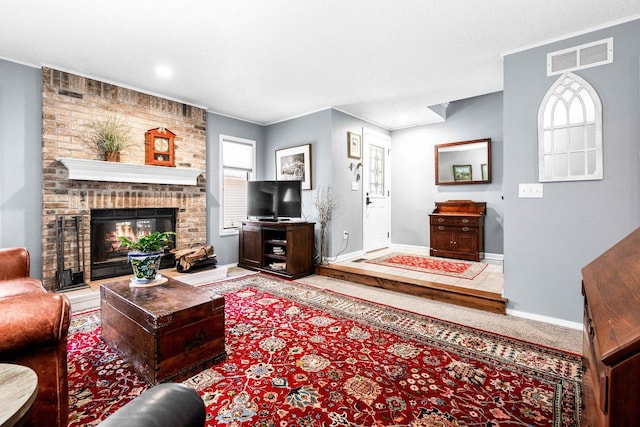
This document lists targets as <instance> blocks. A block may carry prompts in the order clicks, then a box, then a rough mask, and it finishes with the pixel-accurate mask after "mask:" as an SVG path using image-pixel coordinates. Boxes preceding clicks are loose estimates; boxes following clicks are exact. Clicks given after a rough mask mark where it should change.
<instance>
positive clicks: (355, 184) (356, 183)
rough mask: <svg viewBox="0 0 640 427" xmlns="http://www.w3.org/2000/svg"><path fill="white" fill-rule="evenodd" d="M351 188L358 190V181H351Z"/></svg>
mask: <svg viewBox="0 0 640 427" xmlns="http://www.w3.org/2000/svg"><path fill="white" fill-rule="evenodd" d="M351 190H353V191H358V181H352V182H351Z"/></svg>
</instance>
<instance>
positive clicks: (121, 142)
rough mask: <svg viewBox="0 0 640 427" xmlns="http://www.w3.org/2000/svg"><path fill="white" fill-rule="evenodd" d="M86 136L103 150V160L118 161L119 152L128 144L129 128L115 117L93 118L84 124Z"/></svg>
mask: <svg viewBox="0 0 640 427" xmlns="http://www.w3.org/2000/svg"><path fill="white" fill-rule="evenodd" d="M86 127H87V129H88V135H87V137H88V138H89V139H90V140H91V141H93V142H94V143H95V144H96V145H97V146H98V147H99V148H101V149H102V150H104V156H105V160H107V161H111V162H119V161H120V152H121V151H122V150H124V149H125V148H126V147H127V145H128V144H129V133H130V129H129V126H127V125H126V124H125V123H124V122H123V121H121V120H119V119H118V118H116V117H108V118H106V119H105V120H95V121H92V122H91V123H89V124H88V125H86Z"/></svg>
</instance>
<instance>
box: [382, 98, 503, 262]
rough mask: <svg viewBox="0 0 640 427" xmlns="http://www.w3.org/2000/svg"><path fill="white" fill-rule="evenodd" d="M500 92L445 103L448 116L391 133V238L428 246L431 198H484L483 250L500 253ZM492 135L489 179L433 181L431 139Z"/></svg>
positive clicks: (442, 141)
mask: <svg viewBox="0 0 640 427" xmlns="http://www.w3.org/2000/svg"><path fill="white" fill-rule="evenodd" d="M502 108H503V106H502V92H495V93H491V94H488V95H483V96H477V97H474V98H469V99H464V100H461V101H455V102H452V103H451V104H449V108H448V109H447V120H446V121H445V122H444V123H436V124H432V125H427V126H420V127H414V128H408V129H402V130H397V131H394V132H393V133H392V134H391V240H392V243H394V244H404V245H412V246H425V247H428V246H429V214H430V213H431V212H432V211H433V209H434V207H435V202H442V201H446V200H452V199H469V200H473V201H476V202H487V216H486V218H485V252H487V253H489V254H498V255H502V254H503V253H504V252H503V241H504V232H503V222H504V221H503V218H504V206H503V205H504V202H503V200H502V191H503V171H502V157H503V154H502V151H503V137H502ZM481 138H491V169H492V170H491V177H492V182H491V183H490V184H473V185H440V186H436V185H435V161H434V145H436V144H445V143H448V142H457V141H466V140H471V139H481Z"/></svg>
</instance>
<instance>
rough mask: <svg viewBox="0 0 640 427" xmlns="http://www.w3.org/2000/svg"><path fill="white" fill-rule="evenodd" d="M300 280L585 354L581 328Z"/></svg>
mask: <svg viewBox="0 0 640 427" xmlns="http://www.w3.org/2000/svg"><path fill="white" fill-rule="evenodd" d="M297 281H298V282H301V283H306V284H309V285H314V286H318V287H321V288H325V289H330V290H332V291H335V292H341V293H344V294H347V295H352V296H355V297H358V298H363V299H366V300H369V301H374V302H378V303H381V304H387V305H390V306H393V307H397V308H401V309H404V310H409V311H412V312H415V313H419V314H424V315H427V316H432V317H437V318H439V319H442V320H447V321H450V322H456V323H460V324H463V325H467V326H472V327H475V328H479V329H484V330H487V331H491V332H495V333H498V334H503V335H507V336H510V337H514V338H519V339H522V340H525V341H530V342H533V343H536V344H542V345H546V346H549V347H553V348H557V349H562V350H566V351H570V352H573V353H578V354H581V353H582V331H579V330H575V329H570V328H565V327H562V326H558V325H552V324H549V323H544V322H538V321H535V320H529V319H523V318H520V317H515V316H509V315H506V316H505V315H499V314H493V313H487V312H484V311H480V310H475V309H471V308H466V307H460V306H457V305H452V304H446V303H441V302H438V301H432V300H428V299H425V298H419V297H415V296H412V295H405V294H401V293H397V292H392V291H388V290H386V289H379V288H374V287H371V286H365V285H360V284H357V283H352V282H347V281H344V280H338V279H332V278H329V277H325V276H319V275H312V276H307V277H303V278H301V279H298V280H297Z"/></svg>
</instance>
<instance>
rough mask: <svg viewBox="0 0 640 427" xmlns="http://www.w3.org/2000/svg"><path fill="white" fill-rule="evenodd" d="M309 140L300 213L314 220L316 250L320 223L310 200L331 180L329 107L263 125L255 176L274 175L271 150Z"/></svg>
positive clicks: (273, 161)
mask: <svg viewBox="0 0 640 427" xmlns="http://www.w3.org/2000/svg"><path fill="white" fill-rule="evenodd" d="M305 144H311V176H312V179H311V190H304V191H303V192H302V215H303V217H304V218H305V219H306V220H307V221H309V222H316V233H315V238H316V251H315V253H316V254H318V253H319V249H318V248H319V247H320V225H319V224H318V223H317V220H318V216H317V213H316V212H317V211H316V208H315V206H314V204H313V201H314V199H315V196H316V194H317V191H318V188H320V187H323V188H325V189H326V188H327V186H328V185H330V184H331V182H332V181H331V170H332V164H331V110H329V109H327V110H323V111H319V112H316V113H313V114H308V115H306V116H303V117H299V118H296V119H291V120H287V121H284V122H280V123H276V124H273V125H269V126H267V127H266V150H265V154H264V156H263V157H262V171H263V173H262V175H259V176H258V178H259V179H275V178H276V158H275V151H276V150H280V149H283V148H289V147H296V146H298V145H305Z"/></svg>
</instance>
